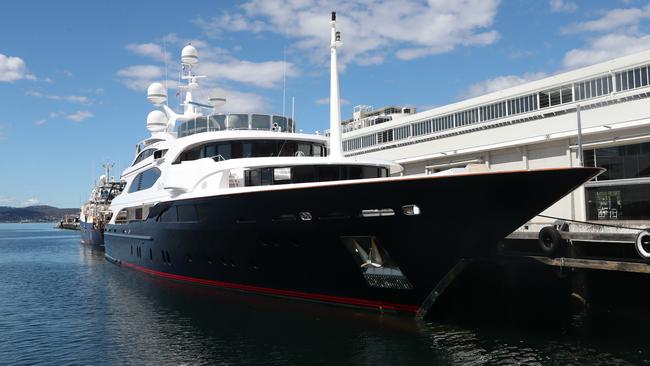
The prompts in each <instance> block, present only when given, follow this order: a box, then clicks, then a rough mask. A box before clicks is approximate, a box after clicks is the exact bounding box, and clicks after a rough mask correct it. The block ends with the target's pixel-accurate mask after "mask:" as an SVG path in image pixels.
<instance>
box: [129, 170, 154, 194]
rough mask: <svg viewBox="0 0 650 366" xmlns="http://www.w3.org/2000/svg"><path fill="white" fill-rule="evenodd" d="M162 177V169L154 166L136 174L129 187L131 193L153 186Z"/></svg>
mask: <svg viewBox="0 0 650 366" xmlns="http://www.w3.org/2000/svg"><path fill="white" fill-rule="evenodd" d="M158 178H160V170H158V168H152V169H149V170H145V171H144V172H142V173H140V174H138V175H136V177H135V178H134V179H133V182H132V183H131V187H129V193H133V192H137V191H141V190H143V189H147V188H151V187H153V185H154V183H156V181H157V180H158Z"/></svg>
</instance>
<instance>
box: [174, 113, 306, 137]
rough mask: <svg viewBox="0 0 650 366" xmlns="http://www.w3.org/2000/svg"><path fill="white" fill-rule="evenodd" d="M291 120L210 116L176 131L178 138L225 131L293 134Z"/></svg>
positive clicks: (189, 122) (237, 114)
mask: <svg viewBox="0 0 650 366" xmlns="http://www.w3.org/2000/svg"><path fill="white" fill-rule="evenodd" d="M295 128H296V126H295V123H294V121H293V119H291V118H288V117H284V116H276V115H272V114H257V113H251V114H246V113H232V114H222V113H220V114H211V115H209V116H201V117H196V118H193V119H190V120H188V121H184V122H182V123H180V124H179V125H178V127H177V129H176V132H177V136H178V137H185V136H190V135H194V134H197V133H202V132H212V131H225V130H254V131H277V132H295Z"/></svg>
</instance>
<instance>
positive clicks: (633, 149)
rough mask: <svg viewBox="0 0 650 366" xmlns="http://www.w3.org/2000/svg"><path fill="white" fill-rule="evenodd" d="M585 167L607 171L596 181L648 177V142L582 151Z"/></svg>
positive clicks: (649, 175)
mask: <svg viewBox="0 0 650 366" xmlns="http://www.w3.org/2000/svg"><path fill="white" fill-rule="evenodd" d="M584 160H585V166H595V167H600V168H605V169H607V171H606V172H604V173H603V174H601V175H599V176H598V177H597V178H596V180H598V181H602V180H612V179H633V178H645V177H650V142H644V143H640V144H633V145H624V146H612V147H605V148H599V149H592V150H585V151H584Z"/></svg>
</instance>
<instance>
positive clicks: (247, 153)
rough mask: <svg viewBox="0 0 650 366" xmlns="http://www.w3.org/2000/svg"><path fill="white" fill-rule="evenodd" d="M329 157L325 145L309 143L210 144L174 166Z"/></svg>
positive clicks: (196, 148) (189, 151)
mask: <svg viewBox="0 0 650 366" xmlns="http://www.w3.org/2000/svg"><path fill="white" fill-rule="evenodd" d="M298 155H300V156H327V149H326V148H325V146H324V145H322V144H318V143H313V142H308V141H286V140H285V141H279V140H248V141H228V142H209V143H205V144H202V145H199V146H194V147H191V148H189V149H187V150H186V151H184V152H183V153H181V154H180V156H179V157H178V159H176V161H175V162H174V164H178V163H180V162H183V161H190V160H197V159H201V158H214V157H217V156H219V159H215V160H229V159H239V158H256V157H271V156H298Z"/></svg>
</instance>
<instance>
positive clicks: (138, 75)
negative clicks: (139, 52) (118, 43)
mask: <svg viewBox="0 0 650 366" xmlns="http://www.w3.org/2000/svg"><path fill="white" fill-rule="evenodd" d="M116 75H117V77H118V79H119V80H120V82H121V83H122V84H124V85H126V87H127V88H129V89H133V90H138V91H146V90H147V88H148V87H149V84H151V83H153V82H154V81H161V79H163V68H162V67H159V66H154V65H134V66H129V67H126V68H123V69H121V70H118V71H117V74H116Z"/></svg>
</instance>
